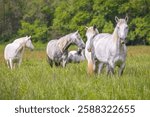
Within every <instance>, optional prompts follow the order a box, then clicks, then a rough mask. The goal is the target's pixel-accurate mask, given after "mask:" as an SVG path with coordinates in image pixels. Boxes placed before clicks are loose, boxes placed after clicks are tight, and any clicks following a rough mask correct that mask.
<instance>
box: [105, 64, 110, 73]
mask: <svg viewBox="0 0 150 117" xmlns="http://www.w3.org/2000/svg"><path fill="white" fill-rule="evenodd" d="M106 73H107V76H108V75H109V73H110V68H109V64H107V65H106Z"/></svg>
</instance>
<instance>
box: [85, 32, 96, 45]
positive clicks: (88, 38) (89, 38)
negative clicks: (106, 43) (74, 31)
mask: <svg viewBox="0 0 150 117" xmlns="http://www.w3.org/2000/svg"><path fill="white" fill-rule="evenodd" d="M95 36H96V35H90V36H88V37H87V41H86V47H85V48H87V46H88V45H89V44H90V43H91V39H92V38H94V37H95Z"/></svg>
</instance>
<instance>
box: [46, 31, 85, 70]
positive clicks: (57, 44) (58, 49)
mask: <svg viewBox="0 0 150 117" xmlns="http://www.w3.org/2000/svg"><path fill="white" fill-rule="evenodd" d="M72 44H75V45H77V46H78V47H79V48H81V49H84V48H85V44H84V42H83V40H82V38H81V36H80V34H79V32H78V31H76V32H74V33H71V34H68V35H66V36H63V37H61V38H60V39H58V40H57V39H55V40H51V41H49V42H48V44H47V48H46V54H47V58H48V62H49V64H50V66H51V67H52V66H53V63H54V64H55V65H56V66H60V65H61V66H62V67H65V66H66V63H67V58H68V48H69V46H70V45H72Z"/></svg>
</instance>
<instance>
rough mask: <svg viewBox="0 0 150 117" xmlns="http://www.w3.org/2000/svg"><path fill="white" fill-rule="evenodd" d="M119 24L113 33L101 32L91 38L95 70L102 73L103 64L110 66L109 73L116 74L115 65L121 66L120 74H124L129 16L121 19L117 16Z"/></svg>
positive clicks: (88, 46)
mask: <svg viewBox="0 0 150 117" xmlns="http://www.w3.org/2000/svg"><path fill="white" fill-rule="evenodd" d="M115 20H116V22H117V25H116V27H115V29H114V32H113V34H106V33H101V34H98V35H96V36H95V37H94V38H91V39H90V43H89V44H88V45H87V49H88V51H91V52H92V60H93V64H94V66H95V67H93V68H94V69H93V70H94V71H95V72H98V73H100V72H101V69H102V66H103V64H106V65H107V67H108V70H107V74H114V68H115V66H118V67H119V76H121V75H122V73H123V70H124V68H125V61H126V54H127V50H126V45H125V41H126V37H127V33H128V25H127V21H128V17H126V18H125V19H119V18H118V17H115Z"/></svg>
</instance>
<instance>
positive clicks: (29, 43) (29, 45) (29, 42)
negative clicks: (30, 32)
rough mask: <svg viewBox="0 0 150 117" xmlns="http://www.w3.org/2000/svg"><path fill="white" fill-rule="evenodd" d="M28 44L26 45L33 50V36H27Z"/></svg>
mask: <svg viewBox="0 0 150 117" xmlns="http://www.w3.org/2000/svg"><path fill="white" fill-rule="evenodd" d="M26 39H27V40H26V44H25V46H26V47H27V48H29V49H31V50H33V49H34V46H33V44H32V41H31V36H29V37H28V36H26Z"/></svg>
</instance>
